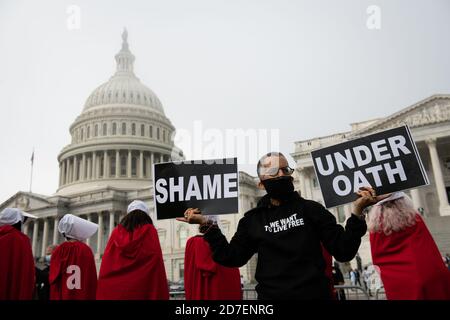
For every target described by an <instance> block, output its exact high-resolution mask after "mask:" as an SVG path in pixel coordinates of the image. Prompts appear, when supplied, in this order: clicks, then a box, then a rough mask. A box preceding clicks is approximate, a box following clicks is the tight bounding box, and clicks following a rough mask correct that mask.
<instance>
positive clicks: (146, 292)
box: [97, 200, 169, 300]
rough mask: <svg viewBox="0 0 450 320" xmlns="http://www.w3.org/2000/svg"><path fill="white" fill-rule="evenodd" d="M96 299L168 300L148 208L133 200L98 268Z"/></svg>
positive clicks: (114, 232) (158, 250)
mask: <svg viewBox="0 0 450 320" xmlns="http://www.w3.org/2000/svg"><path fill="white" fill-rule="evenodd" d="M97 299H98V300H168V299H169V287H168V283H167V277H166V270H165V269H164V261H163V257H162V251H161V246H160V244H159V238H158V234H157V231H156V229H155V227H154V226H153V222H152V219H151V218H150V216H149V209H148V207H147V205H146V204H145V203H144V202H142V201H140V200H135V201H133V202H132V203H131V204H130V205H129V206H128V209H127V215H126V216H125V217H124V218H123V219H122V221H121V222H120V224H119V225H118V226H117V227H116V228H115V229H114V230H113V232H112V234H111V237H110V238H109V241H108V244H107V245H106V249H105V253H104V255H103V259H102V264H101V266H100V275H99V279H98V287H97Z"/></svg>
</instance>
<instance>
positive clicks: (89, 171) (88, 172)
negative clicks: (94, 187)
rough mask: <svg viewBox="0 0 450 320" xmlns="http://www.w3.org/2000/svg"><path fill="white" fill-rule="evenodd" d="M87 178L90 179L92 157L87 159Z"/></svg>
mask: <svg viewBox="0 0 450 320" xmlns="http://www.w3.org/2000/svg"><path fill="white" fill-rule="evenodd" d="M87 179H88V180H91V179H92V157H91V158H88V159H87Z"/></svg>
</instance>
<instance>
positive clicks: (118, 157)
mask: <svg viewBox="0 0 450 320" xmlns="http://www.w3.org/2000/svg"><path fill="white" fill-rule="evenodd" d="M119 175H120V152H119V150H116V178H118V177H119Z"/></svg>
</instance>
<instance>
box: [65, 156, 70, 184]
mask: <svg viewBox="0 0 450 320" xmlns="http://www.w3.org/2000/svg"><path fill="white" fill-rule="evenodd" d="M65 162H66V184H68V183H70V162H69V159H66V160H65Z"/></svg>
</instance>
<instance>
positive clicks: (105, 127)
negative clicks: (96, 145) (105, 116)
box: [103, 123, 108, 136]
mask: <svg viewBox="0 0 450 320" xmlns="http://www.w3.org/2000/svg"><path fill="white" fill-rule="evenodd" d="M107 130H108V127H107V125H106V123H104V124H103V135H104V136H106V132H107Z"/></svg>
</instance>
